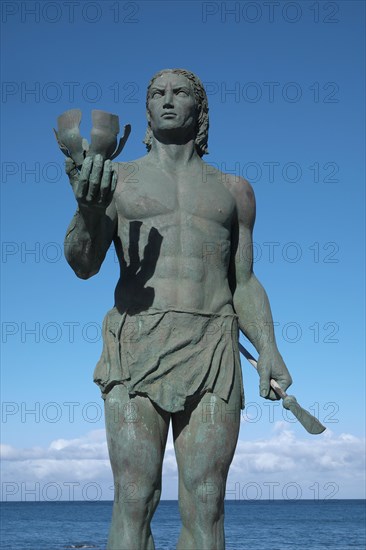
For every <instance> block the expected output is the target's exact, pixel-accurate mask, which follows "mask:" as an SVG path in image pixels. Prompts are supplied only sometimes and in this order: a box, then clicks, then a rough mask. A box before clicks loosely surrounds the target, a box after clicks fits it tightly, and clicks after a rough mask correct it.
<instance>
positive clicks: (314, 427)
mask: <svg viewBox="0 0 366 550" xmlns="http://www.w3.org/2000/svg"><path fill="white" fill-rule="evenodd" d="M239 349H240V351H241V353H242V354H243V355H244V357H245V358H246V359H248V361H249V363H250V364H251V365H253V367H254V368H255V369H256V368H257V361H256V360H255V359H254V357H253V356H252V355H251V354H250V353H249V351H248V350H246V349H245V347H244V346H242V344H241V343H240V342H239ZM270 384H271V388H272V389H273V390H274V391H275V392H276V393H277V395H279V396H280V397H281V399H282V400H283V401H282V405H283V406H284V408H285V409H288V410H290V411H291V412H292V414H293V415H294V416H296V418H297V419H298V421H299V422H300V424H302V425H303V426H304V428H305V430H307V431H308V432H309V433H310V434H321V433H322V432H324V430H325V426H323V424H322V423H321V422H319V420H318V419H317V418H315V416H313V415H312V414H310V413H309V412H308V411H307V410H305V409H303V408H302V407H300V405H299V404H298V402H297V401H296V398H295V397H294V396H293V395H287V393H286V392H285V391H283V389H282V388H281V386H280V385H279V384H278V383H277V382H276V381H275V380H273V379H271V381H270Z"/></svg>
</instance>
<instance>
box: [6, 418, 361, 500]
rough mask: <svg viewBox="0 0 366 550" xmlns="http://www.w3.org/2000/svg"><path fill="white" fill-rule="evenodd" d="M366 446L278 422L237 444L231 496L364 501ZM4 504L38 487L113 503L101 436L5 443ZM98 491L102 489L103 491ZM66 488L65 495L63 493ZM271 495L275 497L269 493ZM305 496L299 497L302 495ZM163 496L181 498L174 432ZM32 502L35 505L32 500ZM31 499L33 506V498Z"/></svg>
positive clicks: (101, 432)
mask: <svg viewBox="0 0 366 550" xmlns="http://www.w3.org/2000/svg"><path fill="white" fill-rule="evenodd" d="M364 449H365V442H364V440H362V439H360V438H357V437H355V436H353V435H351V434H340V435H336V434H334V433H332V432H331V431H329V430H327V431H326V432H324V434H321V435H320V436H319V435H318V436H316V437H314V436H313V437H311V438H304V439H302V438H298V437H295V435H294V433H293V432H292V431H291V430H290V429H289V427H288V424H287V423H285V422H278V423H276V424H275V426H274V429H273V433H272V435H271V437H270V438H269V439H257V440H251V441H243V440H239V442H238V445H237V449H236V453H235V456H234V459H233V463H232V465H231V469H230V473H229V478H228V485H227V498H236V499H245V498H248V499H250V498H300V496H301V498H315V496H317V497H318V498H326V497H329V496H336V497H337V498H364V497H365V495H364V493H363V489H364V475H365V453H364ZM1 455H2V460H3V467H2V489H3V491H2V498H3V499H7V500H9V499H10V498H13V499H15V500H19V499H22V498H23V496H24V493H26V492H27V490H28V489H29V490H31V488H34V487H38V489H39V495H40V499H41V498H42V488H44V487H46V488H48V489H47V491H48V493H47V491H43V493H44V494H43V497H45V496H46V497H47V496H48V498H49V499H51V500H52V498H54V496H50V492H51V493H52V491H53V493H52V495H56V494H57V486H59V488H60V490H59V491H58V494H60V493H61V497H60V498H66V499H67V498H69V497H70V494H69V487H70V484H74V485H75V488H76V489H75V491H76V492H75V493H74V494H75V499H77V498H85V494H83V489H85V487H86V488H87V490H88V491H89V493H88V494H89V497H86V498H90V499H91V500H93V498H97V497H98V498H106V499H111V498H112V493H113V491H112V474H111V468H110V463H109V458H108V450H107V444H106V440H105V431H104V430H95V431H91V432H89V433H87V434H86V435H85V436H83V437H80V438H77V439H70V440H66V439H57V440H54V441H52V442H51V443H50V445H49V446H48V447H46V448H43V447H33V448H28V449H17V448H14V447H12V446H10V445H2V447H1ZM98 487H100V491H98ZM66 489H67V490H66ZM270 491H272V493H270ZM299 495H300V496H299ZM163 498H177V466H176V461H175V455H174V446H173V441H172V436H171V433H169V437H168V443H167V448H166V453H165V459H164V469H163ZM34 499H37V497H36V496H35V497H34ZM29 500H32V498H31V497H30V498H29Z"/></svg>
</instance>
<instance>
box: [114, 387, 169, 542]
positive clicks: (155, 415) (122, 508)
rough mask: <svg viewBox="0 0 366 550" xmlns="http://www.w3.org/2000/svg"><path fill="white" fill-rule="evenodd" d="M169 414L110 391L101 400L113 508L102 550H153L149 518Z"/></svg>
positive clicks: (145, 400)
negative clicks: (103, 411)
mask: <svg viewBox="0 0 366 550" xmlns="http://www.w3.org/2000/svg"><path fill="white" fill-rule="evenodd" d="M169 417H170V415H169V413H167V412H165V411H163V410H161V409H160V408H158V407H155V406H154V405H153V404H152V402H151V401H150V400H149V399H148V398H147V397H143V396H138V395H137V396H135V397H133V398H130V397H129V394H128V391H127V389H126V388H125V386H123V385H117V386H114V388H113V389H112V390H111V391H110V392H109V393H108V395H107V397H106V400H105V420H106V431H107V442H108V450H109V457H110V461H111V466H112V471H113V477H114V491H115V494H114V504H113V515H112V525H111V528H110V533H109V538H108V545H107V549H108V550H153V549H154V541H153V538H152V534H151V530H150V522H151V518H152V516H153V514H154V512H155V509H156V507H157V505H158V502H159V499H160V493H161V471H162V462H163V456H164V450H165V444H166V439H167V434H168V428H169Z"/></svg>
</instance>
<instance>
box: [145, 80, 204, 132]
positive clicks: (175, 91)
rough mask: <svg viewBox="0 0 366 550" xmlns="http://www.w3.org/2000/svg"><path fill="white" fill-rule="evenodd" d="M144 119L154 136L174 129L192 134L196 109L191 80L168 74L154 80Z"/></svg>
mask: <svg viewBox="0 0 366 550" xmlns="http://www.w3.org/2000/svg"><path fill="white" fill-rule="evenodd" d="M147 119H148V121H149V123H150V126H151V130H152V132H153V134H154V135H159V133H164V134H167V133H168V132H169V131H171V132H172V133H173V134H175V133H176V132H177V130H179V133H180V134H181V133H182V132H184V133H187V134H189V133H192V135H193V133H194V131H195V129H196V122H197V110H196V102H195V97H194V92H193V88H192V86H191V83H190V81H189V80H188V79H187V78H186V77H185V76H183V75H181V74H174V73H169V72H167V73H163V74H162V75H161V76H159V77H158V78H156V79H155V80H154V82H153V84H152V86H151V88H150V92H149V98H148V112H147ZM193 137H194V136H193Z"/></svg>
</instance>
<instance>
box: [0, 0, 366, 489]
mask: <svg viewBox="0 0 366 550" xmlns="http://www.w3.org/2000/svg"><path fill="white" fill-rule="evenodd" d="M71 4H72V3H71ZM71 4H67V3H66V5H65V3H63V2H45V3H37V2H3V3H2V27H3V29H2V30H3V32H2V60H1V66H2V79H3V84H2V104H1V107H2V121H3V125H2V148H1V149H2V186H1V190H2V273H3V277H2V283H3V286H2V300H1V303H2V344H3V345H2V348H3V351H2V370H1V383H2V401H3V409H2V443H3V444H4V457H5V458H6V460H5V461H4V468H3V472H4V483H5V484H6V485H5V486H4V487H5V489H4V487H3V498H5V499H7V498H16V499H22V498H26V495H25V494H24V487H26V488H27V487H28V488H31V487H32V486H35V484H36V483H38V484H40V485H39V487H41V488H42V487H43V486H44V484H47V483H54V484H56V483H57V484H58V485H59V487H61V488H62V498H65V496H67V495H66V493H65V487H66V486H65V483H66V482H75V483H78V484H79V485H78V486H77V489H78V490H80V488H82V487H83V486H84V485H85V484H86V483H96V484H99V485H100V487H103V488H104V489H103V495H102V496H103V498H110V497H111V491H110V490H109V489H108V487H109V486H110V483H111V475H110V469H109V463H108V459H107V454H106V445H105V437H104V424H103V414H102V412H103V411H102V400H101V399H100V396H99V390H98V388H97V386H95V385H94V384H93V382H92V373H93V369H94V366H95V364H96V362H97V360H98V358H99V355H100V352H101V346H102V342H101V338H100V326H101V322H102V319H103V316H104V314H105V312H106V311H107V309H109V308H110V307H111V306H112V305H113V302H112V300H113V290H114V285H115V282H116V280H117V274H118V269H117V263H116V259H115V256H114V253H113V251H110V252H109V253H108V254H107V258H106V260H105V263H104V265H103V267H102V269H101V272H100V273H99V274H98V275H97V276H96V277H94V278H92V279H90V280H88V281H82V280H79V279H77V278H76V276H75V275H74V273H73V272H72V270H71V269H70V267H69V266H68V264H67V262H66V261H65V259H64V258H63V257H62V243H63V238H64V233H65V230H66V227H67V225H68V223H69V220H70V219H71V216H72V215H73V211H74V209H75V200H74V198H73V195H72V193H71V190H70V188H69V184H68V181H67V178H66V176H64V175H63V158H62V155H61V153H60V151H59V150H58V147H57V144H56V142H55V139H54V137H53V132H52V127H54V126H56V119H57V116H58V115H59V114H61V113H62V112H63V111H65V110H67V109H70V108H80V109H81V110H82V112H83V121H82V126H81V129H82V135H85V136H86V137H89V134H90V129H91V115H90V113H91V110H92V109H93V108H100V109H103V110H106V111H110V112H113V113H116V114H118V115H119V117H120V123H121V126H123V124H126V123H130V124H131V125H132V133H131V136H130V138H129V140H128V143H127V145H126V147H125V149H124V151H123V154H122V155H121V157H120V159H121V160H133V159H135V158H137V157H139V156H141V155H142V154H144V146H143V144H142V139H143V136H144V132H145V126H146V121H145V90H146V86H147V83H148V81H149V79H150V77H151V76H152V74H154V73H155V72H156V71H157V70H159V69H162V68H167V67H184V68H187V69H189V70H191V71H193V72H195V73H197V74H198V75H199V76H200V78H201V80H202V81H203V82H204V84H205V86H206V89H207V93H208V99H209V105H210V137H209V151H210V154H209V155H208V156H207V157H206V158H205V160H206V161H207V162H209V163H214V164H215V165H217V166H218V167H219V168H220V169H222V170H223V171H235V172H236V173H237V174H240V175H242V176H244V177H246V178H247V179H248V180H249V181H251V183H252V185H253V187H254V191H255V194H256V198H257V222H256V226H255V232H254V242H255V254H256V258H257V259H256V263H255V271H256V274H257V276H258V278H259V279H260V280H261V282H262V284H263V286H264V287H265V288H266V290H267V292H268V294H269V297H270V302H271V306H272V311H273V317H274V321H275V323H276V325H275V326H276V337H277V341H278V345H279V348H280V350H281V353H282V355H283V357H284V359H285V361H286V363H287V365H288V367H289V370H290V371H291V373H292V376H293V379H294V383H293V386H292V388H291V392H292V393H294V395H296V396H297V398H298V401H299V402H300V403H301V404H302V405H303V406H304V407H306V408H308V409H311V410H312V411H313V412H315V413H316V414H317V415H318V417H319V418H320V420H321V421H322V422H323V423H324V424H325V425H326V427H327V431H326V432H325V433H324V434H323V435H321V436H317V437H315V436H309V435H307V434H306V432H305V431H304V430H303V429H302V428H301V426H299V425H298V424H296V423H293V422H292V419H291V417H290V416H289V417H287V416H285V415H284V413H283V412H282V408H281V407H280V406H279V405H278V404H275V405H270V404H269V403H268V402H265V401H263V400H262V399H261V398H260V397H259V396H258V389H257V386H258V379H257V375H256V373H255V371H254V369H252V367H250V365H249V364H246V362H245V360H244V359H243V360H242V366H243V374H244V380H245V392H246V399H247V403H248V406H247V410H246V412H245V413H243V418H242V426H241V432H240V441H239V444H238V450H237V454H236V457H235V459H234V463H233V467H232V470H231V473H230V476H231V477H230V478H229V482H230V483H231V484H232V486H235V483H240V487H245V486H246V484H247V483H250V482H253V483H257V484H258V485H259V486H260V488H261V489H262V490H263V491H262V496H264V495H265V494H266V493H265V490H267V489H266V487H267V485H263V484H264V483H267V482H274V483H279V484H280V485H279V486H277V485H276V487H278V491H279V492H278V494H276V495H275V496H276V497H277V498H282V497H284V498H286V491H285V490H284V489H283V488H284V487H285V486H286V483H289V482H293V483H297V484H298V485H299V486H300V487H301V491H302V493H301V494H302V497H303V498H312V495H313V493H314V494H315V489H314V487H317V488H318V496H320V498H325V496H327V495H328V496H329V494H330V493H331V490H332V487H333V488H334V490H335V491H336V494H337V496H341V497H343V498H362V497H364V493H363V488H364V484H363V482H362V479H363V475H364V473H363V472H364V466H363V463H362V457H363V452H364V451H363V449H364V443H363V438H364V436H365V425H364V419H365V406H364V405H365V398H364V393H365V392H364V388H365V371H364V360H365V356H364V351H365V348H364V333H365V325H364V313H365V312H364V248H365V243H364V229H365V227H364V225H365V217H364V198H365V193H364V176H365V174H364V168H365V165H364V150H365V138H364V115H365V112H364V94H365V86H364V76H363V73H364V61H365V59H364V38H363V31H364V23H365V14H364V4H363V3H362V2H321V1H320V2H314V3H313V2H303V1H297V2H291V3H289V2H274V3H270V6H269V5H268V3H266V2H259V1H256V2H250V3H248V2H236V3H235V2H226V3H225V2H173V3H170V2H109V1H104V2H79V3H74V4H72V5H71ZM231 8H233V9H234V12H233V13H229V12H228V10H230V9H231ZM32 10H33V12H32ZM235 10H236V11H235ZM32 251H33V252H32ZM243 343H245V342H244V340H243ZM249 347H250V346H249ZM277 405H278V406H277ZM32 410H33V411H35V412H34V413H31V412H30V411H32ZM164 472H165V474H164V480H165V481H164V492H163V497H165V498H176V494H177V490H176V469H175V462H174V455H173V450H172V445H171V441H169V447H168V450H167V456H166V462H165V470H164ZM9 483H10V484H11V483H13V485H9ZM22 483H23V484H24V483H25V484H26V485H23V486H22V485H21V484H22ZM332 483H333V484H335V485H334V486H332V485H329V484H332ZM27 484H28V485H27ZM32 484H33V485H32ZM83 484H84V485H83ZM314 484H315V485H314ZM327 484H328V485H327ZM22 487H23V489H22ZM310 487H313V489H310ZM108 491H109V492H108ZM283 491H284V492H283ZM11 492H13V495H11ZM56 493H57V492H56ZM240 494H241V496H242V498H244V497H243V495H244V494H245V491H244V492H243V491H241V493H240ZM281 495H282V496H281ZM284 495H285V496H284ZM79 496H80V495H79ZM29 498H32V497H29ZM228 498H231V497H230V496H228Z"/></svg>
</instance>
